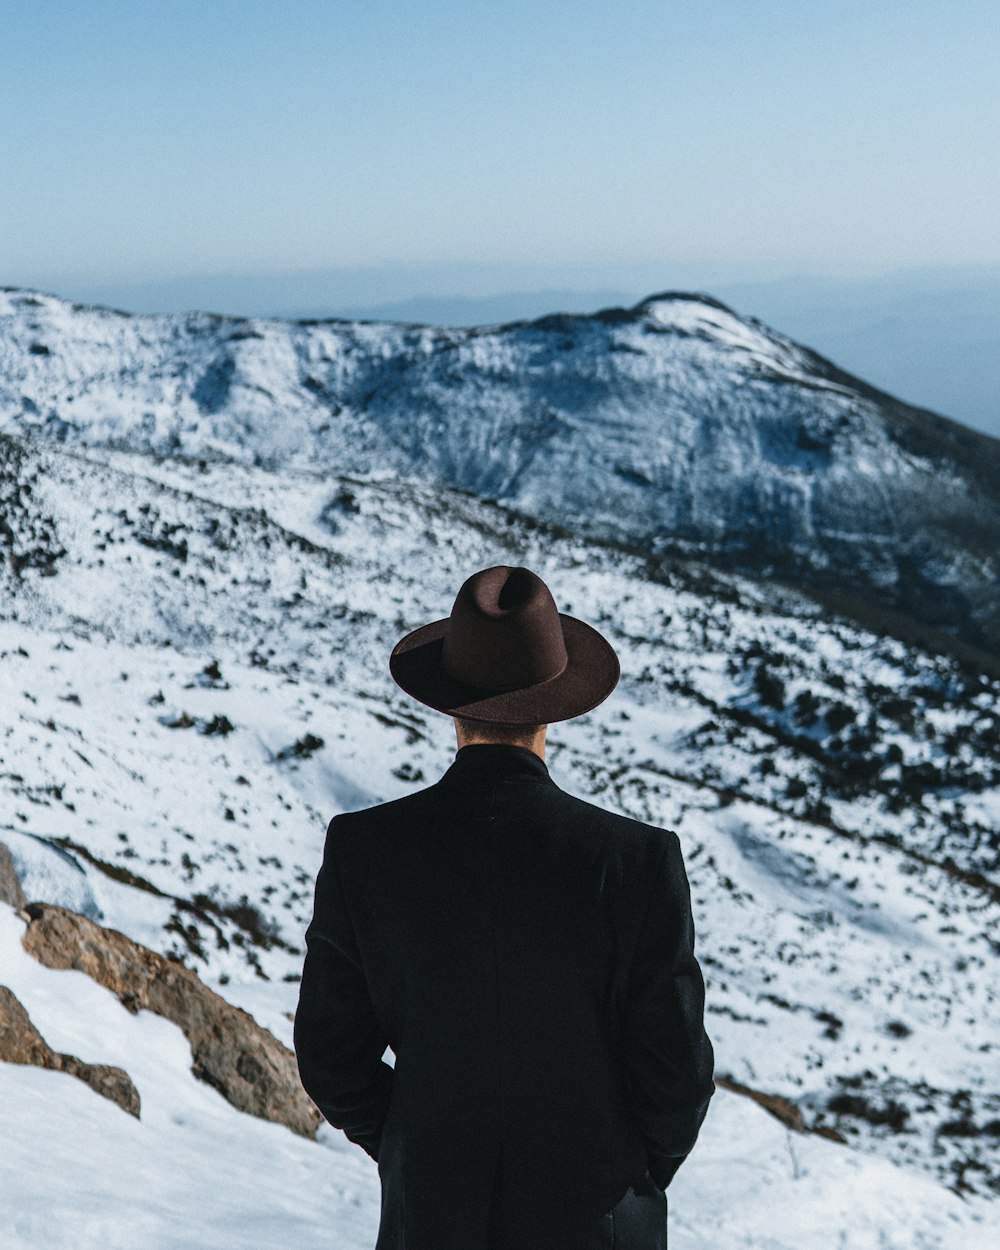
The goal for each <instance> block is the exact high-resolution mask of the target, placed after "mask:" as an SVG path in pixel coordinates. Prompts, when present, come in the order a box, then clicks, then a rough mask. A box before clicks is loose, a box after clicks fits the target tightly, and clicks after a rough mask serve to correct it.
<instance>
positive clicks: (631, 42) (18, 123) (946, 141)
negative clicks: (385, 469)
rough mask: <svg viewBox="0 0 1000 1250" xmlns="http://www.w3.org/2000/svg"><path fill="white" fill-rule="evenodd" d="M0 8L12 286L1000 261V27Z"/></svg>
mask: <svg viewBox="0 0 1000 1250" xmlns="http://www.w3.org/2000/svg"><path fill="white" fill-rule="evenodd" d="M0 11H2V35H0V118H2V119H3V121H2V127H0V283H6V284H14V285H24V286H41V287H43V288H46V289H50V290H55V291H68V290H69V289H70V288H71V287H73V286H74V284H75V285H77V286H79V284H81V283H90V284H101V283H104V284H112V283H129V282H136V283H138V282H143V281H147V280H160V279H170V278H178V277H183V276H184V275H188V274H191V275H198V274H201V275H204V274H258V273H259V274H276V273H284V272H289V271H294V270H308V269H315V268H337V267H342V268H343V267H347V268H350V267H358V268H364V267H382V268H383V269H384V268H385V267H389V268H390V269H391V268H392V267H393V266H398V267H399V268H400V270H401V271H402V270H405V269H406V268H407V267H410V268H411V269H412V268H414V267H415V268H417V269H419V270H421V271H424V272H427V273H429V274H433V272H434V271H435V267H439V268H440V270H441V272H445V271H446V270H447V267H448V266H449V265H450V266H455V265H463V264H464V265H477V266H481V267H486V268H487V269H488V270H489V271H490V272H492V273H493V274H494V275H495V276H496V275H499V276H496V283H497V284H498V285H499V286H500V287H502V275H503V273H504V272H505V267H509V269H510V272H511V274H513V273H515V272H529V271H530V269H531V267H532V266H536V267H544V266H547V265H548V266H564V267H567V271H569V269H570V268H572V267H573V266H578V267H588V266H589V267H590V268H591V269H592V270H593V271H594V272H595V273H596V272H598V271H600V273H602V274H606V275H607V277H606V279H605V281H606V283H607V284H613V282H614V273H615V271H616V267H620V268H621V269H622V271H623V272H624V270H625V269H626V268H627V267H628V266H631V267H632V268H633V270H634V269H635V268H636V267H637V266H638V267H642V266H647V265H649V266H655V265H658V264H661V263H662V264H667V263H670V264H676V265H678V266H682V267H683V266H686V267H688V268H689V269H690V268H694V269H697V267H698V266H702V265H703V266H704V267H705V271H706V273H715V272H719V273H723V272H724V273H727V274H728V275H729V277H730V278H731V279H732V280H734V281H735V280H739V279H740V278H741V277H744V278H746V279H751V278H756V279H760V278H767V277H780V276H782V275H784V274H787V273H791V272H812V273H825V274H830V275H837V276H850V275H862V274H874V273H879V272H885V271H889V270H892V269H896V268H908V267H916V266H935V265H977V264H997V263H1000V229H998V221H1000V160H998V149H1000V142H998V139H1000V135H998V130H1000V126H998V120H997V119H998V118H1000V90H998V86H997V84H998V81H1000V5H998V4H997V3H996V0H949V2H948V3H929V2H927V0H887V2H883V3H877V2H876V3H872V2H871V0H869V2H868V3H854V2H853V0H846V2H845V0H830V2H829V3H824V4H819V3H812V2H811V0H797V2H795V3H793V2H790V0H743V3H735V2H730V0H675V2H669V0H659V2H658V3H633V2H630V0H619V2H617V3H610V2H609V0H600V2H599V3H592V2H591V0H574V3H572V4H566V3H565V2H559V3H556V2H553V0H530V2H522V0H512V2H508V3H491V4H485V3H478V2H475V3H473V2H470V0H466V2H465V3H458V2H455V0H439V2H428V3H420V2H419V0H414V2H412V3H403V2H402V0H341V2H332V0H330V2H326V3H320V2H319V0H282V2H281V3H278V2H277V0H272V2H271V3H258V2H257V0H243V2H242V3H234V2H233V0H198V2H197V3H190V2H188V0H171V2H170V3H143V2H142V0H131V2H130V3H110V2H108V0H84V2H83V3H81V2H80V0H75V2H73V3H65V2H63V0H44V2H43V0H32V2H31V3H24V2H22V0H4V3H3V4H2V6H0ZM518 267H520V269H519V268H518ZM539 271H541V269H540V268H539ZM629 285H631V284H629ZM406 294H408V292H402V291H401V292H400V298H403V297H405V295H406ZM378 298H383V299H384V298H387V296H386V295H385V294H384V293H382V294H380V295H379V296H378Z"/></svg>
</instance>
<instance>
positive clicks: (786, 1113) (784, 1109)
mask: <svg viewBox="0 0 1000 1250" xmlns="http://www.w3.org/2000/svg"><path fill="white" fill-rule="evenodd" d="M715 1083H716V1085H718V1087H719V1088H720V1089H728V1090H730V1091H731V1092H732V1093H734V1094H742V1095H743V1096H744V1097H745V1098H751V1099H753V1101H754V1102H755V1103H757V1104H758V1105H759V1106H761V1107H763V1108H764V1110H765V1111H769V1112H770V1113H771V1115H773V1116H774V1117H775V1119H777V1120H780V1121H781V1123H782V1124H784V1126H785V1127H786V1128H790V1129H792V1130H793V1131H794V1132H796V1133H816V1134H817V1135H818V1136H819V1137H828V1138H829V1139H830V1140H831V1141H837V1142H841V1143H843V1142H844V1141H845V1140H846V1139H845V1138H844V1137H843V1136H842V1134H840V1133H838V1132H837V1130H836V1129H835V1128H828V1127H827V1126H826V1125H823V1124H806V1122H805V1117H804V1116H803V1115H802V1108H801V1107H798V1106H796V1104H795V1103H794V1102H792V1100H791V1099H790V1098H785V1097H783V1096H782V1095H781V1094H765V1093H762V1092H761V1090H759V1089H752V1088H751V1087H750V1086H749V1085H741V1084H740V1083H739V1081H733V1080H731V1079H730V1078H729V1077H726V1076H717V1077H716V1078H715Z"/></svg>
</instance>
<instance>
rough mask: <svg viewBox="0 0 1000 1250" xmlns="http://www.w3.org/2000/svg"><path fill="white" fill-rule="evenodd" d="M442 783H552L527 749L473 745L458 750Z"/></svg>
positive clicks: (542, 765) (539, 763) (485, 744)
mask: <svg viewBox="0 0 1000 1250" xmlns="http://www.w3.org/2000/svg"><path fill="white" fill-rule="evenodd" d="M441 780H442V781H463V782H464V781H473V782H475V781H508V780H509V781H541V782H543V783H547V784H549V785H555V782H554V781H553V780H552V778H551V777H550V776H549V770H548V769H547V768H546V767H545V761H544V760H542V759H539V757H538V756H537V755H536V754H535V753H534V751H529V750H528V748H527V747H513V746H504V745H501V744H499V743H496V744H495V743H485V742H477V743H474V744H473V745H471V746H465V747H461V748H460V749H459V752H458V754H457V755H456V756H455V762H454V763H453V764H452V766H451V767H450V768H449V769H448V771H447V772H446V773H445V774H444V776H443V777H442V778H441Z"/></svg>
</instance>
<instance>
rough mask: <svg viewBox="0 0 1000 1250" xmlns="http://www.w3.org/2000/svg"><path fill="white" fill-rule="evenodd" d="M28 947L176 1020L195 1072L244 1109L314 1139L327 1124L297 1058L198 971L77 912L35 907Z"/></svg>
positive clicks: (132, 1005)
mask: <svg viewBox="0 0 1000 1250" xmlns="http://www.w3.org/2000/svg"><path fill="white" fill-rule="evenodd" d="M26 911H27V914H28V916H29V918H30V919H29V923H28V927H27V929H26V930H25V933H24V938H23V943H24V948H25V950H27V951H28V952H29V954H31V955H33V956H34V957H35V958H36V959H37V960H38V961H39V962H40V963H43V964H45V965H46V967H49V968H76V969H78V970H79V971H81V972H86V973H87V975H88V976H91V977H93V979H94V980H95V981H97V982H98V983H99V984H100V985H103V986H104V987H105V988H106V989H109V990H111V991H112V992H113V993H115V994H117V996H118V998H119V999H120V1000H121V1002H122V1003H123V1004H124V1006H126V1007H127V1008H128V1009H129V1011H132V1012H137V1011H139V1010H140V1009H142V1008H145V1009H146V1010H147V1011H154V1012H156V1014H157V1015H160V1016H165V1017H166V1018H167V1019H168V1020H171V1021H173V1023H174V1024H176V1025H178V1026H179V1027H180V1028H181V1029H182V1030H183V1032H184V1036H185V1037H186V1038H187V1039H188V1042H189V1043H190V1045H191V1056H192V1060H193V1062H192V1065H191V1070H192V1072H193V1073H194V1075H195V1076H197V1077H198V1078H199V1079H200V1080H203V1081H206V1082H207V1083H208V1084H209V1085H212V1086H214V1087H215V1088H216V1089H217V1090H218V1091H219V1092H220V1093H221V1094H222V1095H223V1097H224V1098H225V1099H226V1100H227V1101H228V1102H230V1103H232V1105H233V1106H234V1107H236V1108H237V1109H238V1110H240V1111H246V1112H249V1114H251V1115H256V1116H260V1117H261V1118H262V1119H265V1120H273V1121H275V1122H276V1123H278V1124H284V1125H286V1126H287V1127H288V1128H290V1129H291V1130H292V1131H293V1132H295V1133H299V1134H301V1135H302V1136H303V1137H314V1136H315V1135H316V1130H317V1128H318V1127H319V1124H320V1122H321V1120H322V1117H321V1115H320V1113H319V1111H318V1110H317V1109H316V1107H315V1106H314V1104H313V1103H312V1101H311V1100H310V1099H309V1098H308V1097H307V1095H306V1093H305V1091H304V1090H303V1089H302V1086H301V1084H300V1082H299V1077H298V1069H297V1067H296V1064H295V1056H294V1055H293V1053H292V1052H291V1051H290V1050H289V1049H288V1048H287V1047H286V1046H283V1045H282V1044H281V1043H280V1042H279V1041H278V1040H277V1039H276V1038H275V1037H273V1036H272V1034H270V1033H269V1032H268V1031H267V1030H266V1029H264V1028H261V1026H260V1025H259V1024H257V1022H256V1021H255V1020H254V1019H253V1017H252V1016H250V1015H248V1014H247V1012H245V1011H242V1010H240V1009H239V1008H238V1007H234V1006H232V1005H231V1004H230V1003H227V1002H226V1000H225V999H224V998H222V997H220V995H218V994H216V993H215V992H214V991H213V990H210V989H209V988H208V986H207V985H204V984H203V983H202V981H201V980H200V978H199V977H198V976H197V975H196V974H195V973H194V972H192V971H190V970H189V969H187V968H184V967H183V966H182V965H180V964H178V963H174V962H172V961H171V960H169V959H166V958H165V957H164V956H163V955H160V954H157V952H156V951H151V950H149V949H148V948H147V947H145V946H141V945H140V944H139V943H138V942H133V941H132V939H131V938H128V937H126V936H125V935H124V934H123V933H119V932H118V931H117V930H115V929H105V928H102V927H101V926H100V925H98V924H95V923H94V922H93V921H91V920H88V919H87V918H86V917H85V916H81V915H79V914H78V913H76V912H72V911H68V910H67V909H66V908H64V907H56V906H54V905H52V904H48V903H29V904H28V906H27V908H26Z"/></svg>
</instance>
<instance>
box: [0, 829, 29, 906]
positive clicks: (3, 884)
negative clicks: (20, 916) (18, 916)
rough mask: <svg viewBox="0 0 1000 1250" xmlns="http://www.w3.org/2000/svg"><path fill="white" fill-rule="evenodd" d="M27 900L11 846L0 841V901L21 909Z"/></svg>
mask: <svg viewBox="0 0 1000 1250" xmlns="http://www.w3.org/2000/svg"><path fill="white" fill-rule="evenodd" d="M27 901H28V900H27V899H26V898H25V897H24V891H23V890H22V889H21V882H20V880H19V878H18V875H17V870H16V869H15V868H14V857H13V856H12V855H11V853H10V848H9V847H8V845H7V843H6V842H0V903H9V904H10V905H11V907H13V908H14V910H15V911H20V910H21V908H22V907H23V906H24V905H25V903H27Z"/></svg>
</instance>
